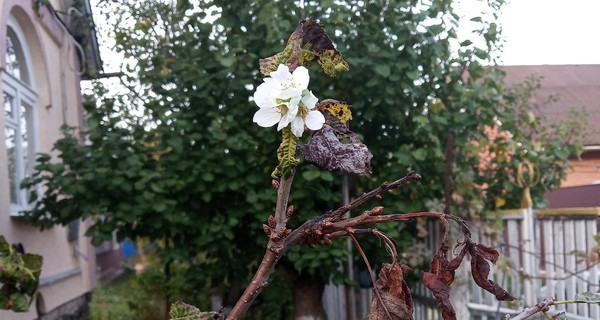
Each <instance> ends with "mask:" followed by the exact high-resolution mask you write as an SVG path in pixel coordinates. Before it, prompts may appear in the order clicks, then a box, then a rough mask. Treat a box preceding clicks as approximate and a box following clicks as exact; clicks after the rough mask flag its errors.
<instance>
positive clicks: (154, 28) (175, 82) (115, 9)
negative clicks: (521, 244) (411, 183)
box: [26, 0, 578, 317]
mask: <svg viewBox="0 0 600 320" xmlns="http://www.w3.org/2000/svg"><path fill="white" fill-rule="evenodd" d="M489 3H490V5H491V9H490V12H491V13H494V12H496V11H497V10H498V9H499V7H500V5H501V4H502V3H503V1H501V0H497V1H489ZM100 8H101V9H102V10H103V12H104V13H105V14H106V15H107V20H108V21H115V23H114V26H112V28H113V30H114V33H113V34H112V36H114V38H115V39H116V47H115V48H116V50H117V51H118V52H120V53H122V54H123V55H124V57H125V61H124V63H123V70H124V72H125V75H124V76H123V77H122V78H121V80H122V82H123V83H124V84H125V85H126V86H127V87H128V88H129V89H130V90H129V91H128V92H127V93H126V94H119V95H115V94H113V93H111V92H108V91H106V90H105V89H104V88H103V87H102V85H101V83H97V86H96V89H95V92H94V96H93V99H94V100H92V101H94V102H92V103H89V104H88V105H87V106H86V111H87V115H88V128H87V129H88V130H86V132H85V137H86V139H88V141H89V143H86V144H84V145H82V144H80V143H79V140H80V139H79V137H78V136H77V133H76V132H74V131H70V130H69V129H66V131H65V138H63V139H61V140H60V141H58V142H57V144H56V146H55V149H56V152H57V156H58V158H57V159H53V158H52V157H51V156H50V155H41V156H40V157H39V159H38V160H39V163H38V166H37V168H36V172H35V174H34V175H33V178H32V179H31V180H30V181H28V182H27V183H26V184H37V183H44V184H45V185H46V186H47V187H46V189H45V192H44V195H43V197H42V199H40V201H39V202H38V203H37V206H36V207H35V209H33V210H32V211H30V212H29V213H28V215H27V217H28V219H29V220H30V221H33V222H35V223H38V224H39V225H40V226H42V227H50V226H52V225H54V224H65V223H68V222H69V221H71V220H73V219H79V218H86V217H92V218H93V219H94V221H95V223H94V224H93V226H92V227H91V228H90V230H88V235H90V236H91V237H92V238H93V240H94V241H96V242H100V241H102V240H104V239H108V238H109V236H110V235H111V233H112V231H113V230H116V231H117V234H118V236H119V238H125V237H129V238H133V239H135V238H140V237H143V238H150V239H155V240H161V241H160V244H161V246H160V249H159V254H160V255H161V257H162V259H163V261H164V262H165V265H166V268H165V272H166V273H167V274H169V273H170V268H169V267H168V266H169V265H170V264H171V262H173V261H176V262H177V263H180V264H182V265H183V266H184V267H185V268H186V269H187V270H188V272H187V281H186V282H185V283H186V285H187V286H189V287H188V288H184V291H185V289H189V290H190V292H191V290H192V289H196V290H197V289H198V288H202V287H207V288H211V289H212V290H213V291H212V292H213V293H214V294H219V295H222V296H223V297H224V298H225V303H226V305H230V304H231V303H232V302H234V301H235V299H236V297H237V296H238V294H239V293H240V289H241V288H242V287H243V286H244V285H245V283H246V281H248V279H249V276H250V273H251V272H252V270H253V269H254V268H255V267H256V264H257V259H258V258H259V257H260V256H261V255H262V253H263V247H264V243H265V240H264V234H263V233H262V228H261V225H262V224H263V223H264V222H265V220H266V218H267V216H268V215H269V214H270V213H272V211H273V208H274V205H275V203H274V198H273V196H272V195H273V193H274V191H273V190H272V189H271V188H269V187H268V186H269V185H270V179H267V178H266V177H268V174H269V173H270V172H271V170H272V167H273V165H274V164H275V163H276V159H274V158H272V157H271V156H270V155H273V154H275V146H276V142H275V141H276V140H275V139H276V135H275V134H274V133H273V132H269V131H268V130H261V129H260V128H258V127H257V126H254V125H252V123H251V119H252V115H253V113H254V112H255V110H256V107H255V106H254V104H253V103H252V102H250V96H251V95H252V93H253V91H254V88H255V87H256V86H257V85H258V84H259V83H260V77H259V74H258V64H257V62H258V58H259V57H266V56H270V55H272V54H274V53H276V52H279V51H281V49H282V48H283V47H284V42H282V41H281V39H282V36H285V35H287V34H289V33H290V32H291V31H292V30H293V28H294V26H295V25H296V23H297V22H298V20H300V19H301V18H303V17H308V16H312V17H314V18H316V19H318V20H319V21H321V22H322V23H323V24H324V25H325V27H326V29H327V30H328V31H329V33H330V37H331V38H332V39H333V41H334V42H335V44H336V45H337V47H338V49H339V50H340V51H341V52H343V53H344V56H345V59H346V60H347V61H348V62H349V63H350V65H351V66H352V67H351V69H350V71H349V72H348V73H345V74H343V75H341V76H340V78H339V79H338V80H331V79H329V78H327V77H315V78H312V79H311V87H312V86H314V87H319V88H322V89H321V91H320V96H318V98H319V99H324V98H328V97H338V98H342V97H343V98H344V99H345V100H346V101H347V102H348V103H349V104H351V105H352V110H353V113H354V114H355V115H356V116H357V118H358V119H360V120H359V122H358V123H355V124H353V125H356V126H360V127H361V130H360V132H361V133H362V134H363V135H364V136H363V141H364V142H365V144H367V145H368V146H369V147H370V148H371V151H372V153H373V154H374V157H373V168H374V172H373V175H372V177H379V178H371V176H368V177H360V178H358V179H356V183H355V184H354V185H355V188H356V191H357V192H360V191H361V190H364V189H366V188H367V187H372V186H373V185H378V184H379V183H380V182H381V180H382V179H384V178H393V177H399V176H402V175H403V174H404V173H405V172H406V171H407V170H408V169H409V168H412V169H415V170H418V171H419V172H420V173H421V174H422V175H423V177H424V178H425V181H428V184H427V185H424V186H419V187H413V188H412V189H407V190H404V191H402V192H405V193H406V194H408V196H407V197H408V198H409V199H411V201H408V202H403V203H402V204H398V203H387V202H385V199H384V204H385V206H386V208H387V210H392V211H393V210H396V211H400V212H404V211H409V210H410V211H412V210H420V209H424V207H429V209H438V208H436V207H439V208H441V209H442V210H446V211H449V212H453V213H464V214H470V215H471V216H478V215H480V214H482V213H484V212H485V211H486V210H491V209H495V208H496V207H497V203H498V201H497V200H498V199H503V200H505V201H506V202H507V206H516V203H518V202H516V200H515V199H519V196H518V195H517V192H516V191H517V190H516V189H517V188H515V187H514V185H512V184H511V182H510V181H511V179H512V177H513V176H514V172H515V168H516V166H517V165H518V164H519V163H521V162H523V161H525V159H528V160H529V161H531V162H532V163H535V164H536V165H537V166H538V167H539V168H551V169H552V170H547V171H540V172H544V176H543V177H542V181H543V182H544V183H541V184H538V185H536V186H535V187H534V189H533V191H534V195H535V199H537V200H538V202H539V200H540V199H541V198H540V195H541V194H542V193H543V192H544V191H545V190H546V189H547V188H548V187H552V186H556V185H557V184H558V181H559V178H560V177H561V176H562V175H563V172H564V171H563V170H564V164H565V162H564V161H566V159H567V157H568V156H569V155H570V154H572V151H575V149H569V150H568V151H569V152H564V151H560V152H553V153H552V152H551V153H548V151H549V150H559V148H558V146H559V143H563V142H565V141H563V140H561V139H560V137H563V135H561V134H562V132H563V131H561V130H563V129H561V128H562V127H557V128H558V129H556V130H558V131H556V130H554V129H548V130H551V131H552V132H553V134H554V132H556V134H555V135H554V136H555V137H557V138H556V139H552V140H549V141H538V140H536V139H537V138H538V137H539V135H538V134H536V133H530V130H529V129H531V128H547V127H544V126H538V125H536V126H533V125H532V126H531V127H526V128H523V127H522V126H520V123H522V121H524V119H526V118H524V115H526V116H529V114H528V113H527V112H526V110H525V109H523V108H514V106H515V104H516V103H518V102H520V101H522V100H520V97H521V96H522V95H521V93H519V92H514V93H511V92H508V93H507V92H506V91H505V88H504V86H503V84H502V83H503V82H502V72H500V71H498V70H496V69H494V68H492V67H484V66H483V63H492V64H493V62H494V60H493V56H492V52H493V51H494V50H495V49H496V44H497V43H498V41H499V27H498V26H497V25H496V23H495V22H493V21H494V16H493V15H492V16H489V17H487V16H483V17H472V19H471V22H472V23H474V24H475V25H477V27H476V29H477V31H476V32H474V33H473V34H472V35H470V37H471V39H459V37H458V36H457V31H456V28H457V26H458V23H459V21H462V20H461V19H460V17H459V16H458V15H457V14H456V12H455V9H454V7H453V3H452V1H448V0H446V1H432V2H425V1H423V2H422V1H407V0H404V1H402V0H398V1H351V0H348V1H321V2H320V3H317V2H313V1H306V2H304V1H302V2H292V1H275V2H273V1H262V0H256V1H210V2H204V1H199V2H196V1H184V0H179V1H177V3H176V4H174V3H173V2H172V1H158V0H156V1H122V2H120V3H119V4H118V5H113V4H112V3H111V2H108V1H105V2H101V3H100ZM486 17H487V18H486ZM469 18H471V17H469ZM315 67H316V66H315ZM314 74H317V73H314ZM527 119H529V118H527ZM532 121H533V122H531V124H533V123H534V122H535V121H537V120H535V119H533V120H532ZM536 123H537V122H536ZM492 129H493V130H496V131H497V132H504V131H509V132H510V134H509V135H503V136H502V137H503V138H502V139H497V141H493V142H490V141H489V135H488V134H489V131H490V130H492ZM577 134H578V133H577V132H572V135H573V137H574V138H573V139H570V140H568V141H567V142H570V143H572V142H577V139H576V138H577ZM547 143H550V144H551V145H550V146H546V144H547ZM534 144H541V145H542V146H543V147H542V148H541V149H540V148H538V149H539V151H536V154H535V155H534V154H533V153H532V152H526V151H525V150H532V149H531V148H530V146H532V145H534ZM501 147H505V148H506V149H502V150H503V151H502V152H504V153H503V154H504V156H501V154H502V153H501V152H500V151H499V150H500V148H501ZM538 149H536V150H538ZM482 150H488V151H490V152H491V153H489V154H490V155H491V156H490V157H489V159H488V160H489V161H488V162H487V163H486V164H487V166H486V167H485V169H487V170H483V169H482V168H481V163H482V161H481V154H482V153H481V152H482ZM561 150H562V149H561ZM340 181H341V176H340V175H338V174H332V173H329V172H319V171H317V170H316V169H315V170H308V171H306V172H304V173H302V174H301V175H300V176H298V177H296V181H295V182H296V184H295V186H294V192H293V193H292V198H291V199H290V203H293V204H294V205H295V206H296V214H295V215H294V220H292V221H290V225H291V226H292V227H293V226H294V224H299V223H301V222H302V221H305V220H306V219H307V217H311V216H314V215H316V214H317V213H323V212H324V211H325V210H328V209H330V208H331V204H332V203H339V202H340V201H341V199H340V196H339V190H340ZM386 231H387V232H389V233H391V234H392V235H395V238H396V239H400V240H401V242H403V241H402V239H403V240H404V246H408V245H409V244H410V243H411V241H412V238H413V235H412V234H409V233H407V232H404V233H400V232H399V230H386ZM347 254H348V253H347V250H346V248H345V246H344V245H341V244H334V245H332V246H330V247H327V248H326V249H323V250H319V251H318V253H317V252H315V251H310V250H308V249H294V250H293V251H291V252H290V253H289V255H288V256H287V258H286V259H285V260H282V261H281V263H280V269H279V271H280V274H281V275H282V276H283V278H285V279H286V280H287V282H288V283H289V284H290V285H291V288H292V290H293V293H294V298H295V299H294V301H295V303H296V316H300V315H302V314H303V313H304V314H311V315H317V316H322V314H323V310H322V307H321V304H320V297H321V292H322V289H323V286H324V284H325V283H326V282H328V281H329V280H331V278H332V276H336V277H337V276H339V271H338V267H339V264H340V263H341V262H342V261H343V260H344V259H346V257H347ZM266 294H268V293H266ZM188 301H190V302H195V301H193V300H190V299H188ZM203 309H207V308H203ZM256 312H260V311H256ZM271 312H272V313H271V314H275V313H276V312H275V311H273V310H271ZM282 312H283V311H282ZM259 316H260V315H258V314H257V317H259Z"/></svg>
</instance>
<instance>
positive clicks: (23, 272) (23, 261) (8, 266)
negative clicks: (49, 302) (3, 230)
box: [0, 235, 43, 312]
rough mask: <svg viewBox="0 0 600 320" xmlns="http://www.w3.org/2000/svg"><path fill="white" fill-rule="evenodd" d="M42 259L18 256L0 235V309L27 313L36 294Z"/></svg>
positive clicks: (32, 256) (29, 255) (35, 256)
mask: <svg viewBox="0 0 600 320" xmlns="http://www.w3.org/2000/svg"><path fill="white" fill-rule="evenodd" d="M42 261H43V257H42V256H40V255H36V254H20V253H17V252H15V250H14V249H13V247H12V246H11V245H10V244H9V243H8V242H6V240H5V239H4V236H1V235H0V309H6V310H12V311H14V312H27V311H29V305H30V304H31V302H32V301H33V298H34V297H35V293H36V292H37V286H38V282H39V280H40V273H41V272H42Z"/></svg>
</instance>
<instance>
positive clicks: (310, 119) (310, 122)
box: [304, 111, 325, 131]
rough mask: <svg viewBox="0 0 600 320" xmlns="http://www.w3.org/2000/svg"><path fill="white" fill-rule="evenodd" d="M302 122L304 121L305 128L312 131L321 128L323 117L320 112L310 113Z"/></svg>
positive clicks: (323, 121)
mask: <svg viewBox="0 0 600 320" xmlns="http://www.w3.org/2000/svg"><path fill="white" fill-rule="evenodd" d="M304 120H305V121H306V126H307V127H308V128H309V129H310V130H313V131H314V130H319V129H321V128H323V123H325V117H324V116H323V114H322V113H321V111H310V112H309V113H308V114H307V115H306V119H304Z"/></svg>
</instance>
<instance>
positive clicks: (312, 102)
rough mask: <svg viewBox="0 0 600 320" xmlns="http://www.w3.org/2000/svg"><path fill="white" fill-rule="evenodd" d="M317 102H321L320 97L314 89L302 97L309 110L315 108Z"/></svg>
mask: <svg viewBox="0 0 600 320" xmlns="http://www.w3.org/2000/svg"><path fill="white" fill-rule="evenodd" d="M317 102H319V99H317V97H315V95H314V94H313V93H312V91H309V92H308V94H306V95H304V96H303V97H302V104H304V106H305V107H307V108H308V110H312V109H314V108H315V106H316V104H317Z"/></svg>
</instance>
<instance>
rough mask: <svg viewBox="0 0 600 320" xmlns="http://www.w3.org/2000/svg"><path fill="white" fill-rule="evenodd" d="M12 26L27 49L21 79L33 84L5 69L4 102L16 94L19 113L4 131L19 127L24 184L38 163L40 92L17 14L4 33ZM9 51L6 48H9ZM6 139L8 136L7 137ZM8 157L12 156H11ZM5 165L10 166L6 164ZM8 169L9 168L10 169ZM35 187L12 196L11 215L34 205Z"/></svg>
mask: <svg viewBox="0 0 600 320" xmlns="http://www.w3.org/2000/svg"><path fill="white" fill-rule="evenodd" d="M8 28H11V29H12V31H13V32H14V34H15V35H16V38H17V39H16V40H17V41H18V42H19V43H18V44H15V45H19V46H20V48H21V50H22V51H23V60H24V61H20V62H21V63H23V64H25V66H24V68H20V72H21V78H25V79H28V80H29V82H30V83H26V82H25V81H23V80H21V79H19V78H17V77H15V76H14V75H12V74H10V73H8V72H6V71H3V72H2V73H1V80H2V103H4V94H8V95H10V96H11V97H12V99H13V100H12V106H13V108H12V109H13V112H14V113H15V114H14V115H13V116H12V118H7V117H6V116H5V117H4V122H5V123H4V124H2V130H6V128H11V129H15V130H16V136H17V137H18V138H17V139H16V141H15V142H16V145H15V152H16V159H17V161H16V163H15V170H16V180H17V183H18V184H20V183H21V181H22V180H23V179H24V178H26V177H27V176H29V175H30V174H31V173H32V172H33V167H34V165H35V160H36V159H35V157H36V154H37V152H38V136H39V135H38V122H37V119H38V115H37V111H38V110H37V109H38V107H37V100H38V95H37V93H36V92H35V90H34V88H33V84H34V83H35V78H34V74H33V72H32V68H33V65H32V63H31V61H32V59H31V56H30V51H29V47H28V46H27V38H26V37H25V34H24V32H23V30H22V29H21V27H20V25H19V23H18V21H17V20H16V19H15V18H14V17H13V16H10V17H9V18H8V20H7V27H6V28H5V30H4V32H5V33H6V36H7V37H8ZM5 50H6V48H5ZM22 105H24V106H26V108H27V109H28V110H26V112H29V114H27V115H25V118H26V119H27V121H28V127H27V128H26V130H27V143H28V145H27V151H26V152H27V163H25V161H24V155H23V147H22V144H21V138H20V137H21V134H22V132H21V128H20V122H19V121H20V119H21V106H22ZM5 138H6V137H5ZM2 146H3V149H4V150H3V151H2V152H4V153H5V154H6V155H7V156H8V154H7V153H6V152H7V150H6V141H2ZM7 160H8V159H7ZM5 165H8V163H7V164H5ZM7 169H8V168H7ZM6 184H9V181H8V177H7V181H6ZM9 187H10V185H9ZM39 189H40V188H39V187H37V188H35V191H36V192H37V193H38V194H39V192H40V190H39ZM30 192H31V190H23V189H20V188H18V189H17V203H13V202H12V199H10V196H9V201H10V215H11V216H20V215H22V213H21V212H22V211H23V210H27V209H30V208H31V207H32V206H33V203H32V202H29V201H28V198H29V195H28V193H30Z"/></svg>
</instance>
